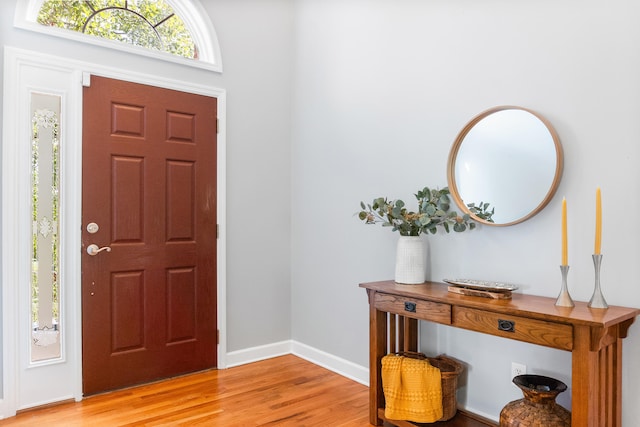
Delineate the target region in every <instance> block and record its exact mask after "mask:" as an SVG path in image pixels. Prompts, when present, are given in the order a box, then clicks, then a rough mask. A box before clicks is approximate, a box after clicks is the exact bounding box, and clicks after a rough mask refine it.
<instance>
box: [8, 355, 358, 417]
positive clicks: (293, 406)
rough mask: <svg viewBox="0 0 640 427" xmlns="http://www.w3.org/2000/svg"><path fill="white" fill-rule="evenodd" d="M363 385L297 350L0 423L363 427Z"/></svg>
mask: <svg viewBox="0 0 640 427" xmlns="http://www.w3.org/2000/svg"><path fill="white" fill-rule="evenodd" d="M368 404H369V389H368V387H366V386H364V385H362V384H359V383H356V382H355V381H351V380H349V379H347V378H345V377H342V376H340V375H338V374H335V373H333V372H331V371H328V370H326V369H324V368H322V367H319V366H317V365H314V364H312V363H310V362H307V361H305V360H303V359H300V358H298V357H296V356H292V355H287V356H282V357H276V358H273V359H269V360H265V361H261V362H255V363H251V364H247V365H243V366H238V367H235V368H229V369H224V370H212V371H207V372H203V373H197V374H191V375H186V376H183V377H179V378H174V379H170V380H166V381H162V382H158V383H154V384H149V385H144V386H139V387H133V388H129V389H126V390H120V391H115V392H112V393H106V394H102V395H97V396H93V397H88V398H86V399H84V400H83V401H81V402H71V403H64V404H60V405H56V406H51V407H47V408H42V409H35V410H30V411H25V412H21V413H19V414H18V415H17V416H16V417H13V418H9V419H5V420H0V426H38V427H39V426H47V427H48V426H53V427H57V426H64V427H67V426H68V427H73V426H109V427H111V426H224V427H234V426H238V427H240V426H241V427H249V426H295V427H303V426H327V427H339V426H340V427H347V426H369V425H370V424H369V419H368Z"/></svg>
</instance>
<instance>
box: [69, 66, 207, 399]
mask: <svg viewBox="0 0 640 427" xmlns="http://www.w3.org/2000/svg"><path fill="white" fill-rule="evenodd" d="M83 98H84V101H83V102H84V105H83V146H82V150H83V153H82V164H83V167H82V169H83V173H82V174H83V178H82V186H83V188H82V222H83V223H82V251H83V252H82V342H83V344H82V347H83V350H82V357H83V393H84V394H85V395H88V394H94V393H98V392H101V391H106V390H112V389H116V388H120V387H124V386H128V385H132V384H139V383H143V382H148V381H151V380H155V379H159V378H167V377H170V376H174V375H177V374H182V373H186V372H192V371H197V370H202V369H207V368H212V367H215V366H216V363H217V357H216V356H217V348H216V346H217V324H216V318H217V317H216V306H217V301H216V151H217V150H216V118H217V111H216V109H217V103H216V99H215V98H211V97H206V96H201V95H194V94H188V93H184V92H177V91H173V90H168V89H161V88H157V87H151V86H145V85H140V84H134V83H129V82H123V81H118V80H111V79H107V78H102V77H97V76H91V82H90V86H89V87H85V88H84V94H83ZM62 167H64V165H62ZM90 245H96V246H97V248H95V247H94V249H95V250H94V254H93V255H91V254H89V253H88V252H87V250H88V249H89V246H90ZM96 251H99V252H97V253H95V252H96Z"/></svg>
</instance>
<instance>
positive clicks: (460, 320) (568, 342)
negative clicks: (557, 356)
mask: <svg viewBox="0 0 640 427" xmlns="http://www.w3.org/2000/svg"><path fill="white" fill-rule="evenodd" d="M453 325H454V326H456V327H459V328H464V329H470V330H472V331H477V332H484V333H486V334H491V335H496V336H499V337H504V338H510V339H514V340H519V341H525V342H530V343H533V344H539V345H544V346H547V347H553V348H558V349H561V350H573V328H572V327H571V325H566V324H563V323H553V322H546V321H544V320H534V319H528V318H525V317H518V316H510V315H507V314H499V313H494V312H490V311H483V310H477V309H473V308H466V307H455V309H454V312H453Z"/></svg>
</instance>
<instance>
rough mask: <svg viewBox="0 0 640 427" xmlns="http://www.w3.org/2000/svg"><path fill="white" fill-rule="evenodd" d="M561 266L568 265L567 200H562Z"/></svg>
mask: <svg viewBox="0 0 640 427" xmlns="http://www.w3.org/2000/svg"><path fill="white" fill-rule="evenodd" d="M562 265H569V252H568V249H567V199H565V198H564V197H563V198H562Z"/></svg>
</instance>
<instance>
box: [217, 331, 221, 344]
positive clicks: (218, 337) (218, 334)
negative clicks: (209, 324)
mask: <svg viewBox="0 0 640 427" xmlns="http://www.w3.org/2000/svg"><path fill="white" fill-rule="evenodd" d="M216 344H220V329H218V330H216Z"/></svg>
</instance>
